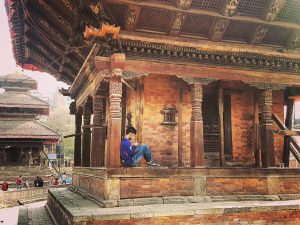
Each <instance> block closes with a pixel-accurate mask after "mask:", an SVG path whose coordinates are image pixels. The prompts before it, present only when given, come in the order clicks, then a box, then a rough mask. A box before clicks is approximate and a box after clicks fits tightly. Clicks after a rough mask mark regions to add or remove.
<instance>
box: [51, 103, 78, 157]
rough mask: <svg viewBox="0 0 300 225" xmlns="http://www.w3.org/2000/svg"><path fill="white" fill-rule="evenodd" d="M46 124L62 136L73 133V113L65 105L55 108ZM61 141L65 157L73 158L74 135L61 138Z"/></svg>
mask: <svg viewBox="0 0 300 225" xmlns="http://www.w3.org/2000/svg"><path fill="white" fill-rule="evenodd" d="M46 124H47V126H49V127H50V128H52V129H53V130H55V131H57V132H58V133H59V134H60V135H62V136H65V135H70V134H74V133H75V122H74V115H70V114H69V109H68V107H65V106H61V107H58V108H55V109H54V110H53V111H51V112H50V114H49V116H48V119H47V122H46ZM62 142H63V147H64V154H65V158H73V157H74V137H70V138H63V139H62Z"/></svg>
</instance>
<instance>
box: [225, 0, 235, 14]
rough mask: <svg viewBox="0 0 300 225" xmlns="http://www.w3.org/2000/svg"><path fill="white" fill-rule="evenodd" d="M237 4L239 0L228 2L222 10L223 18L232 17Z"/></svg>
mask: <svg viewBox="0 0 300 225" xmlns="http://www.w3.org/2000/svg"><path fill="white" fill-rule="evenodd" d="M238 3H239V0H230V1H229V3H228V4H227V5H226V6H225V8H224V10H223V14H224V15H225V16H233V15H234V14H235V12H236V8H237V5H238Z"/></svg>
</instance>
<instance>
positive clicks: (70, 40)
mask: <svg viewBox="0 0 300 225" xmlns="http://www.w3.org/2000/svg"><path fill="white" fill-rule="evenodd" d="M83 6H84V2H83V1H82V0H80V1H79V6H78V7H77V13H78V14H81V12H82V10H83V8H84V7H83ZM80 21H81V17H80V16H78V15H77V16H76V17H75V20H74V22H73V24H72V26H71V32H70V35H69V38H68V44H69V46H67V47H66V48H65V51H64V56H63V57H62V60H61V64H60V66H59V69H58V71H59V72H61V71H62V70H63V68H64V66H65V63H66V62H67V61H68V60H67V55H68V54H69V53H70V49H71V47H70V45H71V44H72V43H73V42H74V41H75V40H76V29H77V28H78V25H79V22H80ZM79 69H80V68H79ZM79 69H78V70H77V72H78V71H79Z"/></svg>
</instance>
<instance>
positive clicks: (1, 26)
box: [0, 0, 68, 96]
mask: <svg viewBox="0 0 300 225" xmlns="http://www.w3.org/2000/svg"><path fill="white" fill-rule="evenodd" d="M0 37H1V41H0V76H1V75H7V74H9V73H13V72H15V71H19V72H21V71H22V69H21V68H20V67H17V66H16V61H15V59H14V57H13V52H12V45H11V39H10V34H9V27H8V18H7V15H6V10H5V6H4V0H0ZM23 73H24V74H25V75H27V76H29V77H31V78H33V79H35V80H36V81H37V82H38V91H39V92H41V93H42V94H43V95H44V96H49V95H51V94H52V93H54V92H55V91H56V90H58V89H60V88H61V87H64V88H67V87H68V85H66V84H65V83H63V82H60V81H57V80H56V79H55V78H54V77H53V76H51V75H50V74H48V73H41V72H32V71H29V70H23Z"/></svg>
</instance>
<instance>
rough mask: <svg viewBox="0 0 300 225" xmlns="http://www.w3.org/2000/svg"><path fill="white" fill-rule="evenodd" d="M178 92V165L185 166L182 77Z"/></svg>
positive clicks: (178, 81)
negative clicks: (183, 154)
mask: <svg viewBox="0 0 300 225" xmlns="http://www.w3.org/2000/svg"><path fill="white" fill-rule="evenodd" d="M177 93H178V167H182V166H184V164H183V158H182V153H183V149H182V145H183V127H182V105H183V87H182V81H181V79H178V80H177Z"/></svg>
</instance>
